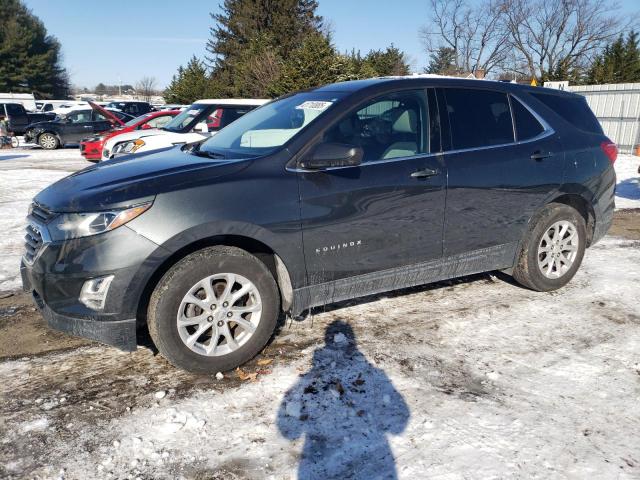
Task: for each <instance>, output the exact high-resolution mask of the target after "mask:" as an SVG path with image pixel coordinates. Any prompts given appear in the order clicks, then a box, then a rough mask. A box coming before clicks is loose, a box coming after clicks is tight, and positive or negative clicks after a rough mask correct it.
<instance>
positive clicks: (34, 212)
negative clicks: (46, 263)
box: [24, 202, 55, 264]
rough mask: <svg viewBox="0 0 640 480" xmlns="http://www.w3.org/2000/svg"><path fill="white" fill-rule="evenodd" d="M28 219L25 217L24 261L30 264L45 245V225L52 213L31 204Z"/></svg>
mask: <svg viewBox="0 0 640 480" xmlns="http://www.w3.org/2000/svg"><path fill="white" fill-rule="evenodd" d="M30 210H31V211H30V214H29V217H27V228H26V232H25V233H26V234H25V236H24V249H25V252H24V260H25V262H27V263H29V264H32V263H33V262H34V261H35V259H36V257H37V256H38V252H39V251H40V249H41V248H42V247H43V245H44V244H45V243H47V242H48V238H49V235H48V232H47V230H46V228H47V227H46V226H45V224H46V223H47V222H49V221H50V220H51V219H52V218H53V217H54V216H55V213H54V212H50V211H49V210H47V209H46V208H44V207H43V206H41V205H40V204H38V203H36V202H33V203H32V204H31V209H30Z"/></svg>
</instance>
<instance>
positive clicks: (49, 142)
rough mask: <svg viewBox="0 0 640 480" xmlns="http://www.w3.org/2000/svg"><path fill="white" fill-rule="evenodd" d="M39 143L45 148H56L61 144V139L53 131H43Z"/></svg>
mask: <svg viewBox="0 0 640 480" xmlns="http://www.w3.org/2000/svg"><path fill="white" fill-rule="evenodd" d="M38 145H40V146H41V147H42V148H44V149H45V150H55V149H56V148H58V147H59V146H60V141H59V140H58V137H56V136H55V135H53V134H52V133H43V134H41V135H40V136H39V137H38Z"/></svg>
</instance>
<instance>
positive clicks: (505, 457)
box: [0, 238, 640, 479]
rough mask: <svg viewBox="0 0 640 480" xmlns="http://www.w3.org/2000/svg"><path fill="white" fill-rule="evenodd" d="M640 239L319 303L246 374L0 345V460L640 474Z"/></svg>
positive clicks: (30, 466) (312, 472)
mask: <svg viewBox="0 0 640 480" xmlns="http://www.w3.org/2000/svg"><path fill="white" fill-rule="evenodd" d="M639 247H640V242H638V241H630V240H620V239H612V238H607V239H605V240H603V241H602V242H600V243H599V244H597V245H596V246H594V247H593V248H591V249H589V250H588V251H587V254H586V256H585V260H584V264H583V267H582V268H581V269H580V271H579V272H578V273H577V275H576V277H575V278H574V279H573V280H572V282H571V283H570V284H569V285H568V286H567V287H565V288H563V289H561V290H559V291H557V292H552V293H536V292H531V291H529V290H526V289H523V288H521V287H518V286H516V285H514V284H512V283H510V282H509V281H507V280H505V279H506V277H505V278H503V277H500V278H495V277H493V276H491V275H488V274H487V275H478V276H474V277H471V278H467V279H464V280H463V281H454V282H443V283H440V284H438V285H435V286H431V287H422V288H415V289H411V290H406V291H403V292H397V293H393V294H388V295H381V296H376V297H371V298H369V299H366V300H365V301H360V302H349V303H345V304H342V305H341V307H342V308H335V307H334V309H332V310H327V311H324V312H319V313H316V314H315V315H314V316H313V317H312V318H310V319H307V320H305V321H304V322H299V323H293V324H292V325H285V326H284V328H283V331H282V332H280V334H279V336H278V337H277V339H276V341H275V342H274V344H272V345H271V346H269V347H268V348H267V350H266V352H265V354H264V356H263V358H267V362H268V361H269V360H272V363H270V364H268V365H264V363H267V362H262V363H263V365H262V366H260V363H259V362H253V363H252V364H250V365H249V366H247V367H245V370H246V371H247V372H258V377H257V381H255V382H252V381H245V382H241V381H239V380H238V379H237V376H236V374H235V373H230V374H227V375H226V378H224V379H222V380H217V379H216V378H215V377H214V376H211V377H196V376H192V375H189V374H186V373H184V372H179V371H176V370H175V369H173V368H171V367H170V366H168V365H167V364H166V362H164V360H163V359H162V358H160V357H154V356H153V355H152V354H151V353H150V352H149V351H148V350H146V349H143V348H139V349H138V351H137V352H135V353H132V354H128V353H123V352H119V351H117V350H115V349H111V348H108V347H103V346H95V347H85V348H82V349H76V350H73V351H67V352H58V353H55V354H49V355H45V356H39V357H33V358H26V359H16V360H11V361H5V362H3V363H0V378H2V382H1V384H0V397H2V398H3V399H4V400H3V402H1V403H0V418H2V419H3V420H4V421H3V422H2V423H0V431H1V432H2V434H1V435H0V477H1V476H4V477H8V478H66V479H82V478H87V476H88V475H89V472H90V476H91V478H97V479H103V478H104V479H107V478H118V479H124V478H154V479H163V478H215V479H239V478H242V479H263V478H272V479H289V478H300V479H309V478H323V479H324V478H363V479H373V478H393V476H394V474H395V473H394V472H397V475H398V477H399V478H401V479H416V478H438V479H463V478H466V479H475V478H541V479H542V478H544V479H546V478H558V479H580V478H598V479H599V478H603V479H604V478H616V479H631V478H640V402H638V397H639V395H640V361H639V358H638V351H640V328H639V327H640V304H638V294H637V292H638V288H639V287H640V248H639ZM620 265H624V268H620ZM352 332H353V333H352ZM158 392H161V393H158Z"/></svg>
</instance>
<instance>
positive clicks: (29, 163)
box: [0, 148, 89, 292]
mask: <svg viewBox="0 0 640 480" xmlns="http://www.w3.org/2000/svg"><path fill="white" fill-rule="evenodd" d="M88 165H89V163H88V162H87V161H86V160H84V159H83V158H82V157H81V156H80V151H79V150H78V149H77V148H65V149H61V150H55V151H52V152H51V151H46V150H40V149H22V148H18V149H13V150H0V232H1V236H0V292H1V291H3V290H12V289H15V288H18V287H19V286H20V272H19V268H20V257H21V256H22V251H23V248H24V241H23V238H24V225H25V217H26V216H27V208H28V207H29V204H30V203H31V199H32V198H33V197H34V196H35V195H36V194H37V193H38V192H39V191H40V190H42V189H43V188H45V187H46V186H48V185H50V184H51V183H53V182H55V181H56V180H59V179H60V178H63V177H65V176H67V175H69V174H70V173H72V172H74V171H76V170H79V169H81V168H84V167H86V166H88Z"/></svg>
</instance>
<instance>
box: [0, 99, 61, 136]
mask: <svg viewBox="0 0 640 480" xmlns="http://www.w3.org/2000/svg"><path fill="white" fill-rule="evenodd" d="M0 115H4V117H5V118H6V119H7V120H8V124H9V125H8V126H9V131H10V132H12V133H14V134H15V135H23V134H24V132H26V130H27V126H28V125H30V124H32V123H34V122H42V121H48V120H53V119H54V118H55V115H54V114H52V113H31V112H28V111H27V110H25V108H24V106H23V105H22V104H21V103H0Z"/></svg>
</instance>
